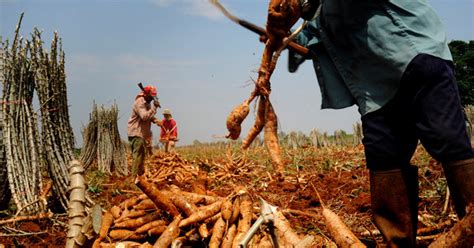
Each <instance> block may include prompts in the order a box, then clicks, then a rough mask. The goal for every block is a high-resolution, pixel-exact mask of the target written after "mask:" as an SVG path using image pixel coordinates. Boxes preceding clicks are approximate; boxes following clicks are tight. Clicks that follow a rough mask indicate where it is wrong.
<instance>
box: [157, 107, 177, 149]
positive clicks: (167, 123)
mask: <svg viewBox="0 0 474 248" xmlns="http://www.w3.org/2000/svg"><path fill="white" fill-rule="evenodd" d="M163 116H164V119H163V121H162V122H161V125H160V127H161V133H160V141H161V143H163V145H164V146H165V152H168V151H170V150H172V149H173V148H174V146H175V143H176V142H177V141H178V126H177V124H176V121H175V120H174V119H173V117H172V116H171V110H169V109H165V110H164V111H163Z"/></svg>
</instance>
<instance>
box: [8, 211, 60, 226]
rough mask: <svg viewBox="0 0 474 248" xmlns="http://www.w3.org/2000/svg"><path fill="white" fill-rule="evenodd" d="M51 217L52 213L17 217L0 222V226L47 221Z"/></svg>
mask: <svg viewBox="0 0 474 248" xmlns="http://www.w3.org/2000/svg"><path fill="white" fill-rule="evenodd" d="M51 217H53V213H51V212H47V213H41V214H38V215H32V216H17V217H15V218H11V219H6V220H0V225H5V224H9V223H15V222H21V221H31V220H41V219H49V218H51Z"/></svg>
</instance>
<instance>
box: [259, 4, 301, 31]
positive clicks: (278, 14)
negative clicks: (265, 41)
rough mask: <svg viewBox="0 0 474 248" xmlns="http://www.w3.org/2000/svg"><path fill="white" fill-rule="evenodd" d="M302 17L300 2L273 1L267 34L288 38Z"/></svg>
mask: <svg viewBox="0 0 474 248" xmlns="http://www.w3.org/2000/svg"><path fill="white" fill-rule="evenodd" d="M300 17H301V3H300V0H271V1H270V4H269V6H268V16H267V33H268V34H269V35H270V36H278V37H280V38H283V37H286V36H288V33H289V31H290V28H291V27H292V26H293V25H294V24H295V23H296V22H297V21H298V19H299V18H300ZM270 38H272V37H270Z"/></svg>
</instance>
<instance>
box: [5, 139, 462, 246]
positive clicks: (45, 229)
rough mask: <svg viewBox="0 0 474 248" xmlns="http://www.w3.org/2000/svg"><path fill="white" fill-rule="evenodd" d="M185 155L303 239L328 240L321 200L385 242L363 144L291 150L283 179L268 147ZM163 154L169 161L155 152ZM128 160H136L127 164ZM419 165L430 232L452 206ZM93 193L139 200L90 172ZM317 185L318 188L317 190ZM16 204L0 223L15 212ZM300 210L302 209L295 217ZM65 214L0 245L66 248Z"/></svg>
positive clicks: (422, 157)
mask: <svg viewBox="0 0 474 248" xmlns="http://www.w3.org/2000/svg"><path fill="white" fill-rule="evenodd" d="M178 153H179V156H180V157H181V158H184V159H187V161H189V163H190V164H192V165H195V166H198V167H199V168H201V169H205V170H206V171H209V172H208V175H207V187H208V190H209V191H211V192H213V193H215V194H217V195H220V196H225V195H228V194H229V193H231V192H232V191H233V190H234V189H235V187H236V186H239V185H242V186H245V187H247V188H248V190H249V192H250V193H251V194H252V195H253V196H261V197H262V198H264V199H265V200H266V201H267V202H269V203H270V204H273V205H276V206H278V207H280V208H281V209H282V210H283V211H284V213H285V215H286V217H287V218H288V219H289V220H290V222H291V224H292V226H293V228H294V229H295V230H296V231H298V232H299V233H310V234H320V235H323V236H329V234H328V232H327V230H326V229H325V226H324V223H323V220H322V216H321V215H320V210H321V203H320V201H319V199H318V197H317V196H316V193H315V190H317V191H318V192H319V193H320V195H321V198H322V200H323V202H324V203H325V204H326V205H327V206H328V207H329V208H330V209H331V210H333V211H334V212H336V213H337V214H338V215H339V216H340V217H341V218H342V219H343V220H344V222H345V223H346V224H347V225H348V226H349V227H350V228H351V230H352V231H353V232H354V233H355V234H356V235H357V236H358V237H359V238H360V239H361V240H363V241H364V242H366V243H367V244H369V246H373V245H375V241H374V238H375V240H376V241H377V242H380V241H381V237H380V235H378V234H377V233H372V235H371V234H370V233H371V232H368V230H370V231H374V230H376V228H375V226H374V225H373V224H372V222H371V210H370V193H369V181H368V171H367V169H366V168H365V161H364V155H363V148H362V146H356V147H353V146H345V147H336V146H335V147H330V148H321V149H315V148H312V147H309V148H299V149H295V150H293V149H285V150H284V158H285V159H286V162H287V164H288V167H287V171H286V173H285V174H284V175H283V176H282V177H280V178H278V177H276V176H275V175H274V174H273V173H272V172H273V170H272V166H271V164H270V159H269V157H268V155H267V153H266V151H265V149H264V148H263V147H257V148H253V149H251V150H249V151H248V152H246V153H245V154H242V153H241V152H240V151H239V150H238V147H237V146H235V147H234V146H232V145H230V146H206V145H200V146H193V147H185V148H179V149H178ZM155 154H157V155H158V156H161V157H163V156H165V155H163V154H162V153H161V152H159V151H155ZM156 159H157V157H152V158H151V159H150V160H149V161H148V162H147V165H148V167H149V168H158V167H160V166H162V165H160V164H157V163H156V161H155V160H156ZM129 162H130V159H129ZM412 162H413V163H414V164H416V165H418V166H419V168H420V170H419V175H420V187H421V190H420V199H421V201H420V203H419V207H420V211H419V219H420V222H419V228H425V227H432V226H434V225H436V224H438V223H443V222H445V221H447V220H448V219H451V218H452V214H453V211H452V209H451V207H449V208H448V210H447V212H446V213H443V205H444V204H445V194H446V183H445V180H444V178H443V176H442V170H441V166H440V165H439V164H437V163H436V162H435V161H434V160H432V159H430V157H429V156H428V155H427V154H426V152H425V151H424V150H423V149H422V148H419V149H418V150H417V152H416V154H415V156H414V159H413V161H412ZM87 178H88V182H89V194H90V195H91V196H92V198H93V199H94V200H95V201H96V202H98V203H100V204H101V206H102V207H103V208H105V209H109V208H110V207H111V206H113V205H117V204H119V203H120V202H122V201H124V200H125V199H127V198H129V197H131V196H134V195H137V194H138V193H139V189H138V188H137V187H136V186H135V185H134V183H133V181H134V178H132V177H131V176H128V177H119V176H116V175H104V174H103V173H100V172H98V171H89V172H88V174H87ZM163 183H166V184H176V185H178V186H179V187H181V188H183V189H191V186H192V185H191V184H186V183H185V184H183V183H182V182H180V180H178V179H177V176H176V175H170V176H168V177H166V178H165V179H164V180H163ZM313 186H314V187H313ZM14 210H15V209H14V206H12V207H11V209H10V211H5V212H3V213H1V214H2V216H1V217H8V216H9V215H11V214H12V213H14ZM293 210H298V211H293ZM66 223H67V218H66V216H65V215H64V214H56V215H55V216H54V218H53V219H51V220H42V221H32V222H20V223H15V224H8V225H5V226H2V227H1V228H0V229H1V230H0V232H1V237H0V244H2V243H3V244H5V245H6V246H7V247H13V246H17V247H63V246H64V242H65V236H66V234H65V233H66V229H65V224H66ZM431 229H434V232H426V233H423V234H421V235H420V236H421V240H420V244H421V245H422V246H424V245H426V244H428V243H429V242H430V241H432V239H433V238H434V237H435V236H433V234H437V233H439V232H440V231H443V230H444V229H441V230H437V229H436V228H431Z"/></svg>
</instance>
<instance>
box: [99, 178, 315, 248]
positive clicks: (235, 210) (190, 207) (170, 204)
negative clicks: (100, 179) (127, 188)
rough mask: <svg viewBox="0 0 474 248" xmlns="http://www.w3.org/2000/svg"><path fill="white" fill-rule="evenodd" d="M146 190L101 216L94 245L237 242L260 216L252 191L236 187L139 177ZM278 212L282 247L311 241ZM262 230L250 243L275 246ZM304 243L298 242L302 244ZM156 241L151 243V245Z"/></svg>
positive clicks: (231, 244) (225, 244) (234, 244)
mask: <svg viewBox="0 0 474 248" xmlns="http://www.w3.org/2000/svg"><path fill="white" fill-rule="evenodd" d="M135 183H136V185H137V186H138V187H139V188H140V189H141V190H142V191H143V193H144V194H141V195H137V196H135V197H132V198H129V199H127V200H126V201H124V202H122V203H121V204H119V205H117V206H113V207H112V208H110V209H109V210H108V211H107V212H106V213H105V214H104V215H103V217H102V225H101V228H100V231H99V235H98V237H97V239H96V240H95V242H94V245H93V247H170V246H171V247H183V246H187V247H238V243H239V242H240V241H241V240H242V238H243V237H244V235H245V234H246V233H247V232H248V230H249V229H250V227H251V225H252V223H253V222H254V220H255V219H256V218H257V215H258V212H257V211H258V209H256V208H255V207H256V205H255V204H254V201H253V198H252V196H251V195H250V194H249V193H248V192H247V191H246V189H245V188H243V187H238V188H236V190H235V191H234V192H233V193H231V194H230V195H228V196H227V197H218V196H210V195H203V194H198V193H193V192H186V191H183V190H181V189H180V188H179V187H177V186H175V185H165V186H163V185H161V187H160V188H158V186H157V184H155V183H153V182H151V180H149V178H146V177H145V176H139V177H137V179H136V182H135ZM277 213H278V214H277V215H276V216H277V217H275V224H274V226H275V227H276V233H277V238H278V242H279V244H280V247H295V246H296V247H311V245H312V244H311V243H308V242H303V241H304V240H308V239H307V238H306V239H303V238H302V237H300V236H299V235H298V234H296V233H295V232H294V231H293V229H292V228H291V227H290V224H289V222H288V221H287V220H286V218H285V217H284V216H283V215H282V214H281V213H280V212H277ZM270 240H271V239H270V237H269V234H267V233H266V232H258V233H257V234H256V235H255V236H254V238H253V239H252V240H251V242H250V243H249V247H273V246H272V243H271V241H270ZM302 242H303V243H305V244H306V245H303V246H298V244H303V243H302ZM152 244H153V245H152Z"/></svg>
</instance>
